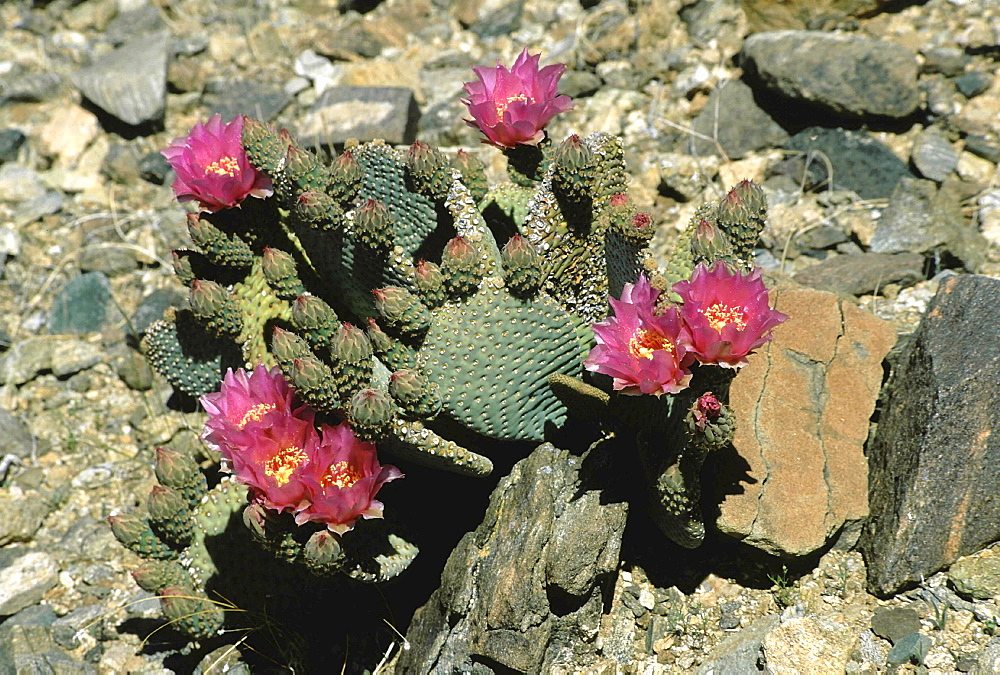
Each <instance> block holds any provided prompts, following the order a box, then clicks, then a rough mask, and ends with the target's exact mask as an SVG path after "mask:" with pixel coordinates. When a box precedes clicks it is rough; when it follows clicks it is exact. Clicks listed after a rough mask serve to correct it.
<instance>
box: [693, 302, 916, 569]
mask: <svg viewBox="0 0 1000 675" xmlns="http://www.w3.org/2000/svg"><path fill="white" fill-rule="evenodd" d="M775 307H776V308H777V309H778V310H780V311H782V312H784V313H785V314H788V315H789V317H790V318H789V319H788V321H786V322H785V323H784V324H782V325H781V326H780V327H779V328H778V329H777V330H775V332H774V339H773V340H772V341H771V342H769V343H768V344H767V345H765V347H764V348H762V349H761V350H760V351H759V352H758V353H757V355H756V356H755V357H753V358H751V359H750V365H748V366H746V367H745V368H744V369H743V370H742V371H741V372H740V374H739V376H738V377H737V378H736V379H734V380H733V383H732V387H731V389H730V392H729V399H730V405H732V407H733V408H734V410H735V411H736V414H737V420H738V422H737V431H736V437H735V439H734V440H733V445H734V447H735V448H736V452H737V453H738V454H739V458H740V460H741V461H740V460H737V462H729V464H732V465H734V466H736V467H737V469H742V470H744V471H745V473H743V474H742V475H741V476H733V475H731V474H730V475H728V476H726V475H722V476H720V481H719V485H718V486H717V490H720V491H721V492H722V495H723V496H722V497H721V503H720V514H719V516H718V518H717V521H716V526H717V527H718V528H719V529H720V530H721V531H723V532H725V533H727V534H729V535H731V536H734V537H738V538H740V539H742V540H743V541H744V542H745V543H747V544H750V545H751V546H755V547H757V548H760V549H763V550H765V551H767V552H769V553H772V554H775V555H781V556H802V555H806V554H809V553H811V552H813V551H815V550H817V549H819V548H821V547H822V546H824V545H825V544H827V542H828V541H829V540H830V539H831V538H833V537H834V536H835V535H837V533H838V532H839V531H840V530H841V529H842V528H843V527H844V526H845V525H847V524H850V523H854V522H856V521H859V520H861V519H862V518H864V517H865V516H866V515H867V514H868V499H867V497H868V480H867V476H868V464H867V460H866V459H865V454H864V444H865V439H866V438H867V437H868V424H869V418H870V417H871V415H872V411H873V410H874V409H875V401H876V399H877V398H878V393H879V389H880V387H881V384H882V359H883V358H884V357H885V355H886V354H887V353H888V352H889V350H890V349H891V348H892V346H893V344H894V343H895V341H896V333H895V331H894V330H893V328H892V327H891V326H890V325H889V324H888V323H887V322H885V321H883V320H881V319H879V318H877V317H875V316H873V315H871V314H869V313H867V312H865V311H863V310H861V309H858V308H857V307H855V306H854V305H853V304H851V303H849V302H845V301H842V300H840V299H839V298H838V297H837V296H836V295H834V294H833V293H828V292H825V291H818V290H814V289H809V288H788V289H783V290H778V291H776V294H775ZM708 461H709V462H711V458H709V460H708ZM734 479H737V480H738V482H737V484H736V485H734V484H733V482H734ZM734 492H735V494H734Z"/></svg>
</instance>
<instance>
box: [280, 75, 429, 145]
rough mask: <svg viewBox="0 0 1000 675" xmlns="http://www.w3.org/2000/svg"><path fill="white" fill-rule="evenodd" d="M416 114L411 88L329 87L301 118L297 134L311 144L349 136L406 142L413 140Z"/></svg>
mask: <svg viewBox="0 0 1000 675" xmlns="http://www.w3.org/2000/svg"><path fill="white" fill-rule="evenodd" d="M419 117H420V111H419V110H418V109H417V103H416V100H415V99H414V98H413V90H412V89H408V88H405V87H347V86H345V87H341V86H337V87H330V88H329V89H327V90H326V91H325V92H323V93H322V94H321V95H320V97H319V98H318V99H317V100H316V103H314V104H313V107H312V110H311V111H310V112H309V113H308V114H307V115H306V116H305V118H304V119H303V120H302V123H301V125H300V128H299V133H298V138H299V140H300V142H301V143H302V144H303V145H304V146H307V147H313V148H315V147H319V146H323V145H339V144H342V143H344V142H345V141H347V140H348V139H350V138H356V139H358V140H359V141H370V140H372V139H375V138H381V139H382V140H384V141H385V142H386V143H389V144H390V145H408V144H410V143H413V141H414V140H416V130H417V122H418V121H419Z"/></svg>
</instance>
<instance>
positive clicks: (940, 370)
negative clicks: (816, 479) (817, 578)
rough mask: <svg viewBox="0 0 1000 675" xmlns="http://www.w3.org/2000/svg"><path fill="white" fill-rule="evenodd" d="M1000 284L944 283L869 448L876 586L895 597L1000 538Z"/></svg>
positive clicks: (869, 556)
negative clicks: (998, 303) (999, 375)
mask: <svg viewBox="0 0 1000 675" xmlns="http://www.w3.org/2000/svg"><path fill="white" fill-rule="evenodd" d="M998 297H1000V280H997V279H991V278H988V277H983V276H972V275H956V276H953V277H950V278H948V279H946V280H944V281H943V282H942V283H941V285H940V287H939V289H938V293H937V295H936V296H935V297H934V299H933V300H932V301H931V304H930V306H929V307H928V309H927V313H926V315H925V316H924V318H923V320H922V321H921V323H920V326H919V327H918V328H917V331H916V333H914V335H913V338H912V341H911V343H910V344H909V346H908V347H907V349H906V351H905V352H904V353H903V355H902V356H901V359H900V362H899V365H898V366H897V370H896V373H895V374H894V376H893V380H892V382H891V384H890V389H889V395H888V399H887V400H886V402H885V407H884V410H883V412H882V415H881V418H880V420H879V425H878V431H877V433H876V436H875V440H874V442H873V443H872V444H871V447H870V449H869V453H868V458H869V465H870V478H869V481H870V487H869V493H868V494H869V498H868V501H869V504H870V505H871V517H870V519H869V520H868V523H867V524H866V525H865V529H864V532H863V534H862V539H861V550H862V552H863V553H864V556H865V560H866V562H867V569H868V585H869V588H870V589H871V590H872V591H873V592H874V593H877V594H879V595H886V596H887V595H892V594H894V593H896V592H897V591H898V590H900V589H901V588H904V587H906V586H909V585H912V584H916V583H919V582H920V581H921V580H922V579H925V578H927V577H929V576H931V575H932V574H934V573H935V572H937V571H938V570H940V569H942V568H943V567H946V566H948V565H950V564H951V563H953V562H955V561H956V560H957V559H958V557H959V556H962V555H968V554H970V553H972V552H974V551H977V550H979V549H981V548H983V547H984V546H986V545H987V544H989V543H991V542H994V541H996V540H997V539H1000V502H998V500H997V499H996V495H997V494H1000V468H998V467H1000V434H997V433H996V430H997V429H998V428H1000V378H998V377H997V373H998V372H1000V309H998V305H997V298H998Z"/></svg>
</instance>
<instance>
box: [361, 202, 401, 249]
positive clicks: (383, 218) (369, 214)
mask: <svg viewBox="0 0 1000 675" xmlns="http://www.w3.org/2000/svg"><path fill="white" fill-rule="evenodd" d="M392 224H393V223H392V214H391V213H389V209H387V208H386V207H385V205H384V204H382V202H380V201H378V200H376V199H369V200H366V201H365V202H364V203H363V204H362V205H361V206H359V207H358V208H357V209H355V210H354V233H355V234H356V235H357V237H358V238H359V239H360V240H361V243H363V244H364V245H365V246H367V247H369V248H376V249H383V250H387V249H388V248H389V247H390V246H392Z"/></svg>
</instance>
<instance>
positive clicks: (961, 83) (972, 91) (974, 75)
mask: <svg viewBox="0 0 1000 675" xmlns="http://www.w3.org/2000/svg"><path fill="white" fill-rule="evenodd" d="M992 82H993V80H992V78H991V77H990V76H989V75H987V74H986V73H984V72H981V71H978V70H973V71H972V72H968V73H966V74H964V75H962V76H960V77H956V78H955V86H956V87H957V88H958V90H959V91H960V92H962V96H964V97H965V98H974V97H976V96H979V95H980V94H982V93H983V92H984V91H986V90H987V89H989V88H990V84H991V83H992Z"/></svg>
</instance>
